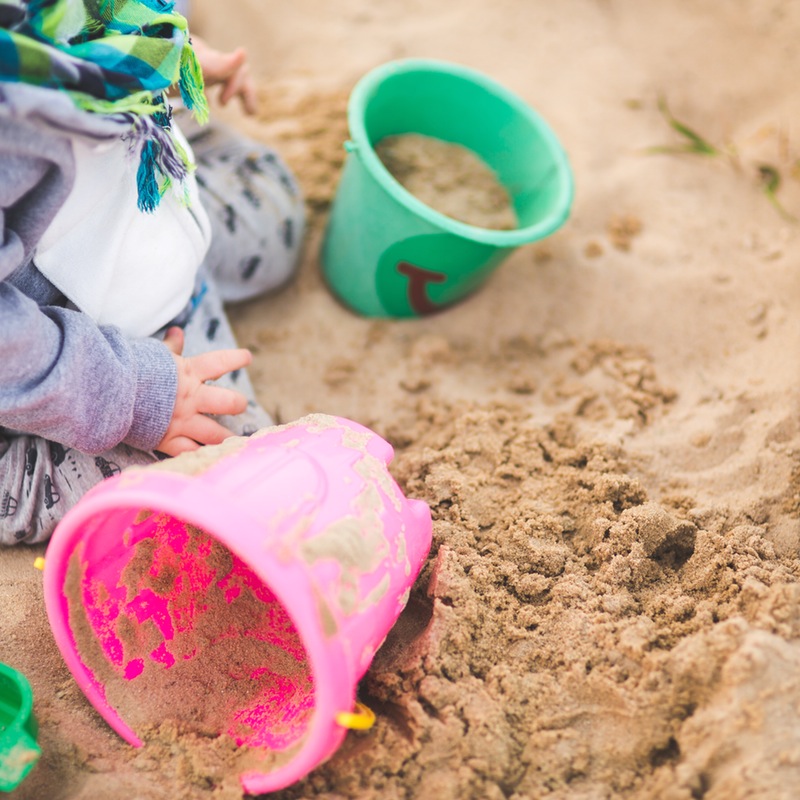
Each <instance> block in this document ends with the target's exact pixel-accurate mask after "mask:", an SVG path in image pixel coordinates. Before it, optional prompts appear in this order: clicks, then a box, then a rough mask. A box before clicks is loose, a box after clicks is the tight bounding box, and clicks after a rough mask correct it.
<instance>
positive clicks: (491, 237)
mask: <svg viewBox="0 0 800 800" xmlns="http://www.w3.org/2000/svg"><path fill="white" fill-rule="evenodd" d="M348 124H349V128H350V137H351V140H350V141H348V142H347V143H346V144H345V148H346V149H347V151H348V156H347V158H346V160H345V165H344V169H343V171H342V175H341V178H340V181H339V186H338V188H337V191H336V197H335V198H334V202H333V206H332V209H331V214H330V217H329V220H328V225H327V229H326V231H325V237H324V240H323V245H322V253H321V256H322V272H323V275H324V277H325V279H326V281H327V283H328V285H329V287H330V288H331V290H332V291H333V293H334V294H335V295H337V296H338V297H339V298H340V299H341V300H342V301H343V302H344V303H345V304H346V305H347V306H349V307H350V308H352V309H354V310H355V311H357V312H359V313H361V314H364V315H366V316H375V317H416V316H421V315H423V314H428V313H431V312H434V311H437V310H439V309H441V308H445V307H447V306H449V305H452V304H453V303H456V302H458V301H459V300H461V299H462V298H464V297H466V296H467V295H468V294H470V293H471V292H473V291H474V290H475V289H477V288H478V287H479V286H480V285H481V284H482V283H483V282H484V281H485V280H486V278H487V277H488V275H489V274H490V273H491V272H492V271H493V270H494V269H495V268H496V267H497V266H498V265H499V264H500V262H501V261H503V259H505V258H506V256H508V255H509V254H510V253H511V252H512V251H513V250H514V249H515V248H516V247H519V246H520V245H523V244H527V243H530V242H535V241H537V240H540V239H543V238H544V237H546V236H549V235H550V234H551V233H553V232H554V231H556V230H557V229H558V228H559V227H561V225H563V224H564V222H565V221H566V219H567V217H568V216H569V211H570V207H571V205H572V197H573V191H574V189H573V179H572V171H571V169H570V166H569V161H568V160H567V156H566V154H565V152H564V150H563V148H562V147H561V144H560V143H559V141H558V139H557V138H556V136H555V134H554V133H553V131H552V130H551V128H550V127H549V126H548V124H547V123H546V122H545V121H544V120H543V119H542V118H541V116H540V115H539V114H538V113H536V112H535V111H534V110H533V109H532V108H530V106H528V105H527V104H526V103H525V102H524V101H523V100H521V99H520V98H519V97H518V96H516V95H515V94H513V93H512V92H510V91H509V90H508V89H505V88H504V87H503V86H501V85H499V84H498V83H496V82H495V81H493V80H492V79H490V78H488V77H487V76H485V75H483V74H481V73H479V72H476V71H474V70H472V69H468V68H466V67H463V66H460V65H456V64H451V63H448V62H443V61H435V60H429V59H406V60H401V61H392V62H389V63H387V64H384V65H382V66H380V67H378V68H377V69H374V70H372V71H371V72H369V73H368V74H367V75H365V76H364V77H363V78H362V79H361V80H360V81H359V82H358V84H357V85H356V86H355V88H354V89H353V92H352V94H351V95H350V100H349V103H348ZM405 133H416V134H422V135H425V136H431V137H434V138H437V139H440V140H443V141H445V142H452V143H455V144H460V145H462V146H464V147H466V148H468V149H469V150H471V151H472V152H473V153H475V154H476V155H477V156H479V157H480V158H481V159H482V160H483V161H484V162H485V163H486V164H487V165H488V166H489V167H491V169H492V170H494V173H495V175H496V176H497V178H498V180H499V181H500V183H501V184H502V185H503V186H504V187H505V188H506V190H507V191H508V194H509V197H510V198H511V201H512V204H513V208H514V211H515V213H516V216H517V220H518V222H519V225H518V227H517V228H515V229H513V230H490V229H488V228H479V227H475V226H473V225H468V224H466V223H463V222H459V221H458V220H455V219H452V218H450V217H447V216H445V215H444V214H441V213H439V212H438V211H436V210H434V209H433V208H431V207H430V206H428V205H426V204H425V203H423V202H422V201H420V200H418V199H417V198H416V197H414V195H412V194H411V193H410V192H408V191H407V190H406V189H404V188H403V187H402V186H401V185H400V183H399V182H398V181H396V180H395V179H394V178H393V177H392V175H391V174H390V173H389V171H388V170H387V169H386V167H384V165H383V164H382V163H381V160H380V158H379V157H378V155H377V154H376V152H375V150H374V146H375V145H376V144H377V143H378V142H380V140H381V139H383V138H384V137H386V136H392V135H399V134H405Z"/></svg>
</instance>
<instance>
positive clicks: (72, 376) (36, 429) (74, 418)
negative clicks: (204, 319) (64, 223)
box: [0, 115, 177, 454]
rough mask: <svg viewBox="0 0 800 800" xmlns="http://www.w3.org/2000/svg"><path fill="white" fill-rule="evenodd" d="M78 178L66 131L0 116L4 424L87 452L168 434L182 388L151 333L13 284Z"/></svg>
mask: <svg viewBox="0 0 800 800" xmlns="http://www.w3.org/2000/svg"><path fill="white" fill-rule="evenodd" d="M73 180H74V161H73V158H72V150H71V146H70V143H69V140H68V138H66V137H64V136H57V135H54V134H51V133H48V132H46V131H42V130H41V129H40V128H38V127H36V126H34V125H26V123H25V121H24V120H18V119H16V120H15V119H10V118H8V117H5V118H4V117H3V116H2V115H0V427H4V428H10V429H13V430H17V431H21V432H25V433H30V434H34V435H38V436H43V437H45V438H47V439H50V440H52V441H56V442H60V443H61V444H64V445H66V446H67V447H75V448H77V449H79V450H82V451H84V452H87V453H93V454H94V453H101V452H103V451H105V450H108V449H109V448H111V447H113V446H115V445H117V444H119V443H120V442H125V443H127V444H130V445H131V446H134V447H137V448H140V449H146V450H149V449H152V448H153V447H155V446H156V445H157V444H158V442H159V441H160V440H161V439H162V438H163V435H164V433H165V431H166V429H167V426H168V425H169V421H170V418H171V416H172V410H173V406H174V402H175V394H176V389H177V369H176V366H175V362H174V359H173V357H172V355H171V353H170V352H169V350H168V349H167V348H166V347H165V346H164V345H163V343H161V342H159V341H157V340H155V339H135V340H128V339H126V338H125V337H124V336H123V335H122V334H121V332H120V331H119V330H118V329H117V328H114V327H112V326H98V325H97V323H95V322H94V321H93V320H92V319H91V318H90V317H88V316H87V315H85V314H82V313H81V312H79V311H74V310H71V309H67V308H62V307H60V306H48V305H40V304H39V302H37V300H34V299H33V298H32V297H31V296H29V295H28V294H26V292H24V291H23V290H22V289H20V288H19V286H17V285H16V284H15V280H14V276H15V273H17V274H19V273H20V272H21V271H22V270H23V269H24V268H25V267H26V265H27V264H28V263H29V262H30V259H31V257H32V255H33V253H34V251H35V247H36V243H37V242H38V241H39V239H40V237H41V235H42V234H43V233H44V231H45V230H46V229H47V226H48V225H49V223H50V221H51V220H52V219H53V217H54V215H55V213H56V212H57V210H58V208H59V207H60V206H61V204H62V203H63V202H64V199H65V198H66V196H67V195H68V193H69V190H70V188H71V186H72V182H73Z"/></svg>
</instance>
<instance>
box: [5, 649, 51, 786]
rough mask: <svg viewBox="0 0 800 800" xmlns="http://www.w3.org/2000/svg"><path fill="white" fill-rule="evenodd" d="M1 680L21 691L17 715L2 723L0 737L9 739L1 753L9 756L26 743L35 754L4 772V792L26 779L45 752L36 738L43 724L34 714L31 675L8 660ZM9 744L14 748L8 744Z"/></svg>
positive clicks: (25, 746)
mask: <svg viewBox="0 0 800 800" xmlns="http://www.w3.org/2000/svg"><path fill="white" fill-rule="evenodd" d="M0 681H5V682H6V685H9V684H11V685H13V686H14V688H15V689H16V691H17V693H18V695H19V698H18V699H19V703H18V704H17V703H16V702H15V703H14V704H13V707H14V708H15V709H16V714H15V716H14V719H13V720H12V721H11V722H10V723H9V724H8V725H6V726H5V727H0V741H3V739H8V740H9V741H8V742H3V745H4V747H3V748H0V755H3V756H7V755H8V753H9V752H11V751H13V750H14V748H15V747H22V748H24V749H25V750H27V751H28V752H29V753H30V754H31V758H30V759H29V760H27V762H26V763H23V764H21V765H20V766H19V768H18V769H17V770H16V772H15V771H13V770H12V771H10V772H8V773H7V774H4V775H2V776H0V792H10V791H14V789H16V788H17V786H19V785H20V783H22V781H23V780H24V779H25V777H26V776H27V775H28V773H29V772H30V771H31V769H32V768H33V766H34V764H35V763H36V761H37V760H38V758H39V755H40V754H41V748H40V747H39V744H38V742H37V741H36V736H37V734H38V731H39V725H38V723H37V720H36V717H35V716H34V714H33V690H32V689H31V685H30V682H29V681H28V679H27V678H26V677H25V676H24V675H23V674H22V673H21V672H19V671H18V670H16V669H14V668H13V667H11V666H9V665H8V664H3V663H0ZM16 699H17V698H15V700H16ZM9 744H10V750H9V749H7V747H6V745H9Z"/></svg>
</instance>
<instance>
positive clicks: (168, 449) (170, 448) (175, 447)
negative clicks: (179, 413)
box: [156, 436, 200, 456]
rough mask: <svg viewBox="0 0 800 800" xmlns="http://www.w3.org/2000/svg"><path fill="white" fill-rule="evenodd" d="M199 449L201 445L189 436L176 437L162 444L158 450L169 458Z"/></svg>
mask: <svg viewBox="0 0 800 800" xmlns="http://www.w3.org/2000/svg"><path fill="white" fill-rule="evenodd" d="M199 447H200V445H199V444H198V443H197V442H196V441H195V440H194V439H190V438H189V437H188V436H174V437H171V438H170V439H168V440H167V441H164V442H161V444H160V445H159V446H158V447H157V448H156V450H158V452H159V453H164V455H167V456H179V455H180V454H181V453H189V452H191V451H192V450H197V449H198V448H199Z"/></svg>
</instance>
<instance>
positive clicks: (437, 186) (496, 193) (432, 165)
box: [375, 133, 517, 230]
mask: <svg viewBox="0 0 800 800" xmlns="http://www.w3.org/2000/svg"><path fill="white" fill-rule="evenodd" d="M375 152H376V153H377V155H378V158H380V160H381V162H382V163H383V165H384V166H385V167H386V169H387V170H388V171H389V173H390V174H391V175H392V177H393V178H394V179H395V180H396V181H398V183H400V185H401V186H403V188H404V189H406V190H407V191H408V192H410V193H411V194H413V195H414V197H416V198H417V199H418V200H421V201H422V202H423V203H425V205H427V206H430V207H431V208H432V209H434V210H435V211H438V212H439V213H441V214H445V215H446V216H448V217H452V218H453V219H457V220H459V221H460V222H466V223H467V224H468V225H474V226H476V227H478V228H489V229H493V230H512V229H514V228H516V227H517V218H516V215H515V214H514V209H513V207H512V205H511V200H510V198H509V195H508V192H507V191H506V189H505V187H504V186H503V185H502V184H501V183H500V182H499V181H498V179H497V176H496V175H495V173H494V172H493V170H492V169H491V168H490V167H489V166H488V165H487V164H486V163H485V162H484V161H483V160H482V159H480V158H479V157H478V156H477V155H475V153H473V152H472V151H471V150H469V149H467V148H466V147H463V146H462V145H459V144H453V143H452V142H445V141H442V140H441V139H436V138H434V137H431V136H423V135H421V134H418V133H404V134H401V135H398V136H387V137H385V138H384V139H381V141H380V142H378V144H377V145H376V146H375Z"/></svg>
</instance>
